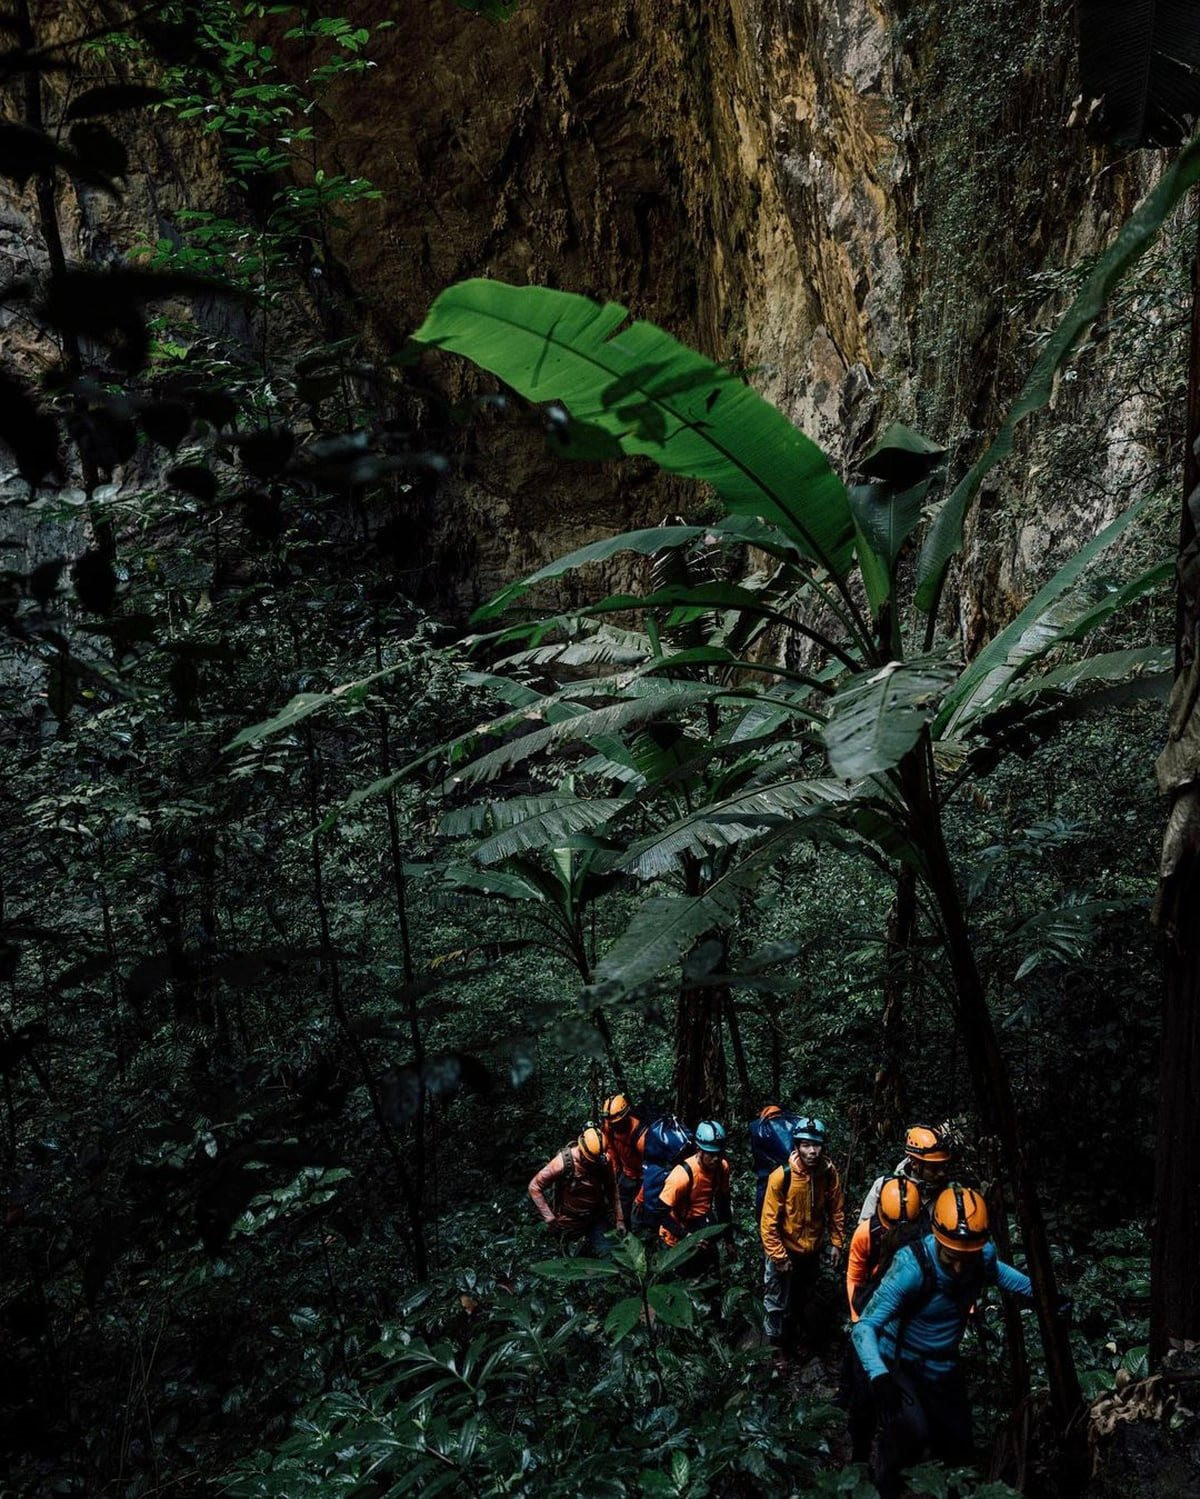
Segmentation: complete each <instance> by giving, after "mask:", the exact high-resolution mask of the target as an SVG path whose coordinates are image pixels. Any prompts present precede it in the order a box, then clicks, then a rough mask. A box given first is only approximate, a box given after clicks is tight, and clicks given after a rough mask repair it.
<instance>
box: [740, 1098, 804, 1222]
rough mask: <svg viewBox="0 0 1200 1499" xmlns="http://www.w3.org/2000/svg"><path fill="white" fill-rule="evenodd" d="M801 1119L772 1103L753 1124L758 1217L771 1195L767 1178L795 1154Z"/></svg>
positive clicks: (752, 1136)
mask: <svg viewBox="0 0 1200 1499" xmlns="http://www.w3.org/2000/svg"><path fill="white" fill-rule="evenodd" d="M798 1122H799V1121H798V1119H797V1117H796V1115H795V1114H788V1113H786V1112H785V1111H784V1110H783V1109H781V1108H780V1106H779V1105H778V1104H777V1103H769V1104H767V1106H766V1107H765V1108H764V1109H761V1110H760V1111H759V1115H758V1118H757V1119H752V1120H751V1121H750V1153H751V1155H752V1156H753V1157H754V1175H755V1177H756V1183H755V1195H754V1216H755V1219H756V1220H757V1219H758V1218H760V1217H761V1216H762V1205H763V1198H764V1197H765V1196H766V1195H767V1178H768V1177H769V1176H770V1174H771V1172H772V1171H774V1170H775V1168H776V1167H777V1166H782V1165H783V1164H784V1163H785V1162H786V1161H787V1158H788V1156H789V1155H791V1153H792V1131H793V1130H794V1129H795V1128H796V1125H797V1123H798Z"/></svg>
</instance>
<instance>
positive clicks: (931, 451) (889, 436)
mask: <svg viewBox="0 0 1200 1499" xmlns="http://www.w3.org/2000/svg"><path fill="white" fill-rule="evenodd" d="M945 459H946V449H945V448H944V447H942V446H941V445H940V444H938V443H936V442H931V441H930V439H929V438H928V437H923V436H922V435H921V433H920V432H914V431H913V429H912V428H911V427H906V426H905V425H904V424H903V422H893V423H892V424H891V426H889V427H887V428H885V430H884V432H883V435H882V436H881V437H880V439H879V441H878V442H877V443H876V444H875V446H874V447H873V448H872V449H871V451H870V452H869V453H868V454H867V456H866V457H865V458H864V459H863V460H862V461H861V462H860V463H857V464H856V465H855V468H856V470H857V472H858V473H860V474H865V475H866V476H867V478H868V479H878V480H880V481H881V482H882V483H884V484H886V485H887V486H888V487H889V488H890V489H893V490H894V489H901V488H903V489H909V488H911V487H912V485H914V484H915V483H917V481H918V480H921V479H927V478H928V477H929V475H930V474H932V473H933V471H934V470H935V469H938V468H941V466H942V464H943V463H944V462H945Z"/></svg>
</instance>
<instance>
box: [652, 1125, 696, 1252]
mask: <svg viewBox="0 0 1200 1499" xmlns="http://www.w3.org/2000/svg"><path fill="white" fill-rule="evenodd" d="M695 1143H696V1137H695V1135H694V1134H693V1133H692V1131H691V1130H690V1129H688V1127H687V1126H686V1125H685V1124H680V1122H679V1120H678V1119H676V1117H675V1116H674V1114H664V1115H663V1116H662V1118H660V1119H655V1120H654V1121H653V1122H652V1123H651V1124H649V1125H648V1126H647V1128H646V1143H645V1151H644V1154H643V1157H642V1222H643V1223H644V1224H645V1225H646V1226H647V1227H648V1228H657V1227H658V1225H659V1224H660V1223H661V1222H662V1221H663V1205H662V1202H661V1200H660V1198H661V1194H662V1189H663V1187H664V1186H665V1185H666V1181H667V1177H668V1176H669V1175H670V1174H671V1171H672V1170H673V1169H674V1167H676V1166H678V1165H679V1163H680V1161H682V1160H683V1158H684V1157H685V1156H686V1155H688V1154H690V1152H691V1150H692V1148H693V1146H694V1145H695Z"/></svg>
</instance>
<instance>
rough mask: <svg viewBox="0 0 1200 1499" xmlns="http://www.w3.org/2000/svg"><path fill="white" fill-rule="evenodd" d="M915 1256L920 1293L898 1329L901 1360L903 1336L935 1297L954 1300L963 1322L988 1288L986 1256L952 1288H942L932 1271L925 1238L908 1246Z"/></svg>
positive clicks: (897, 1353) (896, 1352)
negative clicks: (984, 1267) (984, 1270)
mask: <svg viewBox="0 0 1200 1499" xmlns="http://www.w3.org/2000/svg"><path fill="white" fill-rule="evenodd" d="M908 1247H909V1248H910V1249H911V1250H912V1252H913V1254H914V1255H915V1256H916V1261H917V1265H918V1266H919V1268H920V1271H921V1294H920V1296H919V1297H918V1299H917V1302H916V1304H915V1305H914V1306H912V1307H910V1308H909V1309H908V1310H907V1311H906V1312H905V1314H904V1319H903V1320H902V1322H901V1323H900V1326H899V1327H898V1328H897V1329H896V1351H895V1355H894V1356H895V1357H896V1358H897V1359H898V1358H899V1357H900V1351H901V1349H902V1348H903V1346H904V1337H905V1334H906V1333H907V1332H908V1329H909V1326H910V1324H911V1323H913V1322H915V1321H916V1320H917V1318H918V1317H919V1316H920V1315H921V1313H922V1312H923V1311H924V1310H925V1308H926V1307H927V1306H928V1305H929V1303H930V1302H931V1301H932V1300H933V1298H934V1297H935V1296H936V1295H938V1294H939V1293H940V1294H941V1295H943V1296H945V1297H946V1299H947V1300H948V1301H952V1302H954V1303H955V1305H956V1306H958V1307H959V1308H961V1310H962V1312H963V1321H964V1322H965V1321H966V1314H967V1312H968V1311H969V1310H970V1309H971V1307H972V1306H974V1304H975V1303H976V1302H977V1301H978V1300H979V1298H980V1296H981V1295H982V1294H983V1289H984V1285H985V1281H984V1274H983V1255H982V1254H981V1255H980V1256H979V1263H978V1265H972V1266H971V1268H970V1270H969V1271H968V1273H967V1274H966V1275H964V1276H963V1277H962V1279H961V1280H956V1281H955V1282H954V1283H953V1285H950V1286H940V1285H939V1284H938V1278H937V1272H936V1271H935V1270H934V1268H933V1260H932V1259H931V1258H930V1254H929V1249H928V1248H927V1246H926V1244H925V1240H924V1239H923V1238H921V1239H916V1240H914V1241H913V1243H911V1244H910V1245H909V1246H908Z"/></svg>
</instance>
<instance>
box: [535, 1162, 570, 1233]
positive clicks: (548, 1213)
mask: <svg viewBox="0 0 1200 1499" xmlns="http://www.w3.org/2000/svg"><path fill="white" fill-rule="evenodd" d="M562 1172H563V1158H562V1151H561V1150H560V1151H559V1152H558V1153H557V1154H556V1155H554V1156H552V1157H551V1158H550V1160H548V1161H547V1162H546V1164H545V1165H544V1166H543V1167H542V1169H541V1170H540V1171H539V1172H538V1174H537V1175H536V1176H535V1177H534V1178H533V1180H532V1181H531V1182H530V1183H529V1195H530V1197H532V1198H533V1205H534V1207H535V1208H537V1210H538V1212H539V1213H541V1215H542V1219H543V1221H544V1222H546V1223H549V1224H551V1225H553V1223H554V1219H555V1212H554V1209H553V1208H552V1207H551V1206H550V1204H549V1203H548V1202H547V1201H546V1190H547V1188H548V1187H550V1186H552V1185H553V1183H554V1180H555V1178H556V1177H559V1176H561V1175H562Z"/></svg>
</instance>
